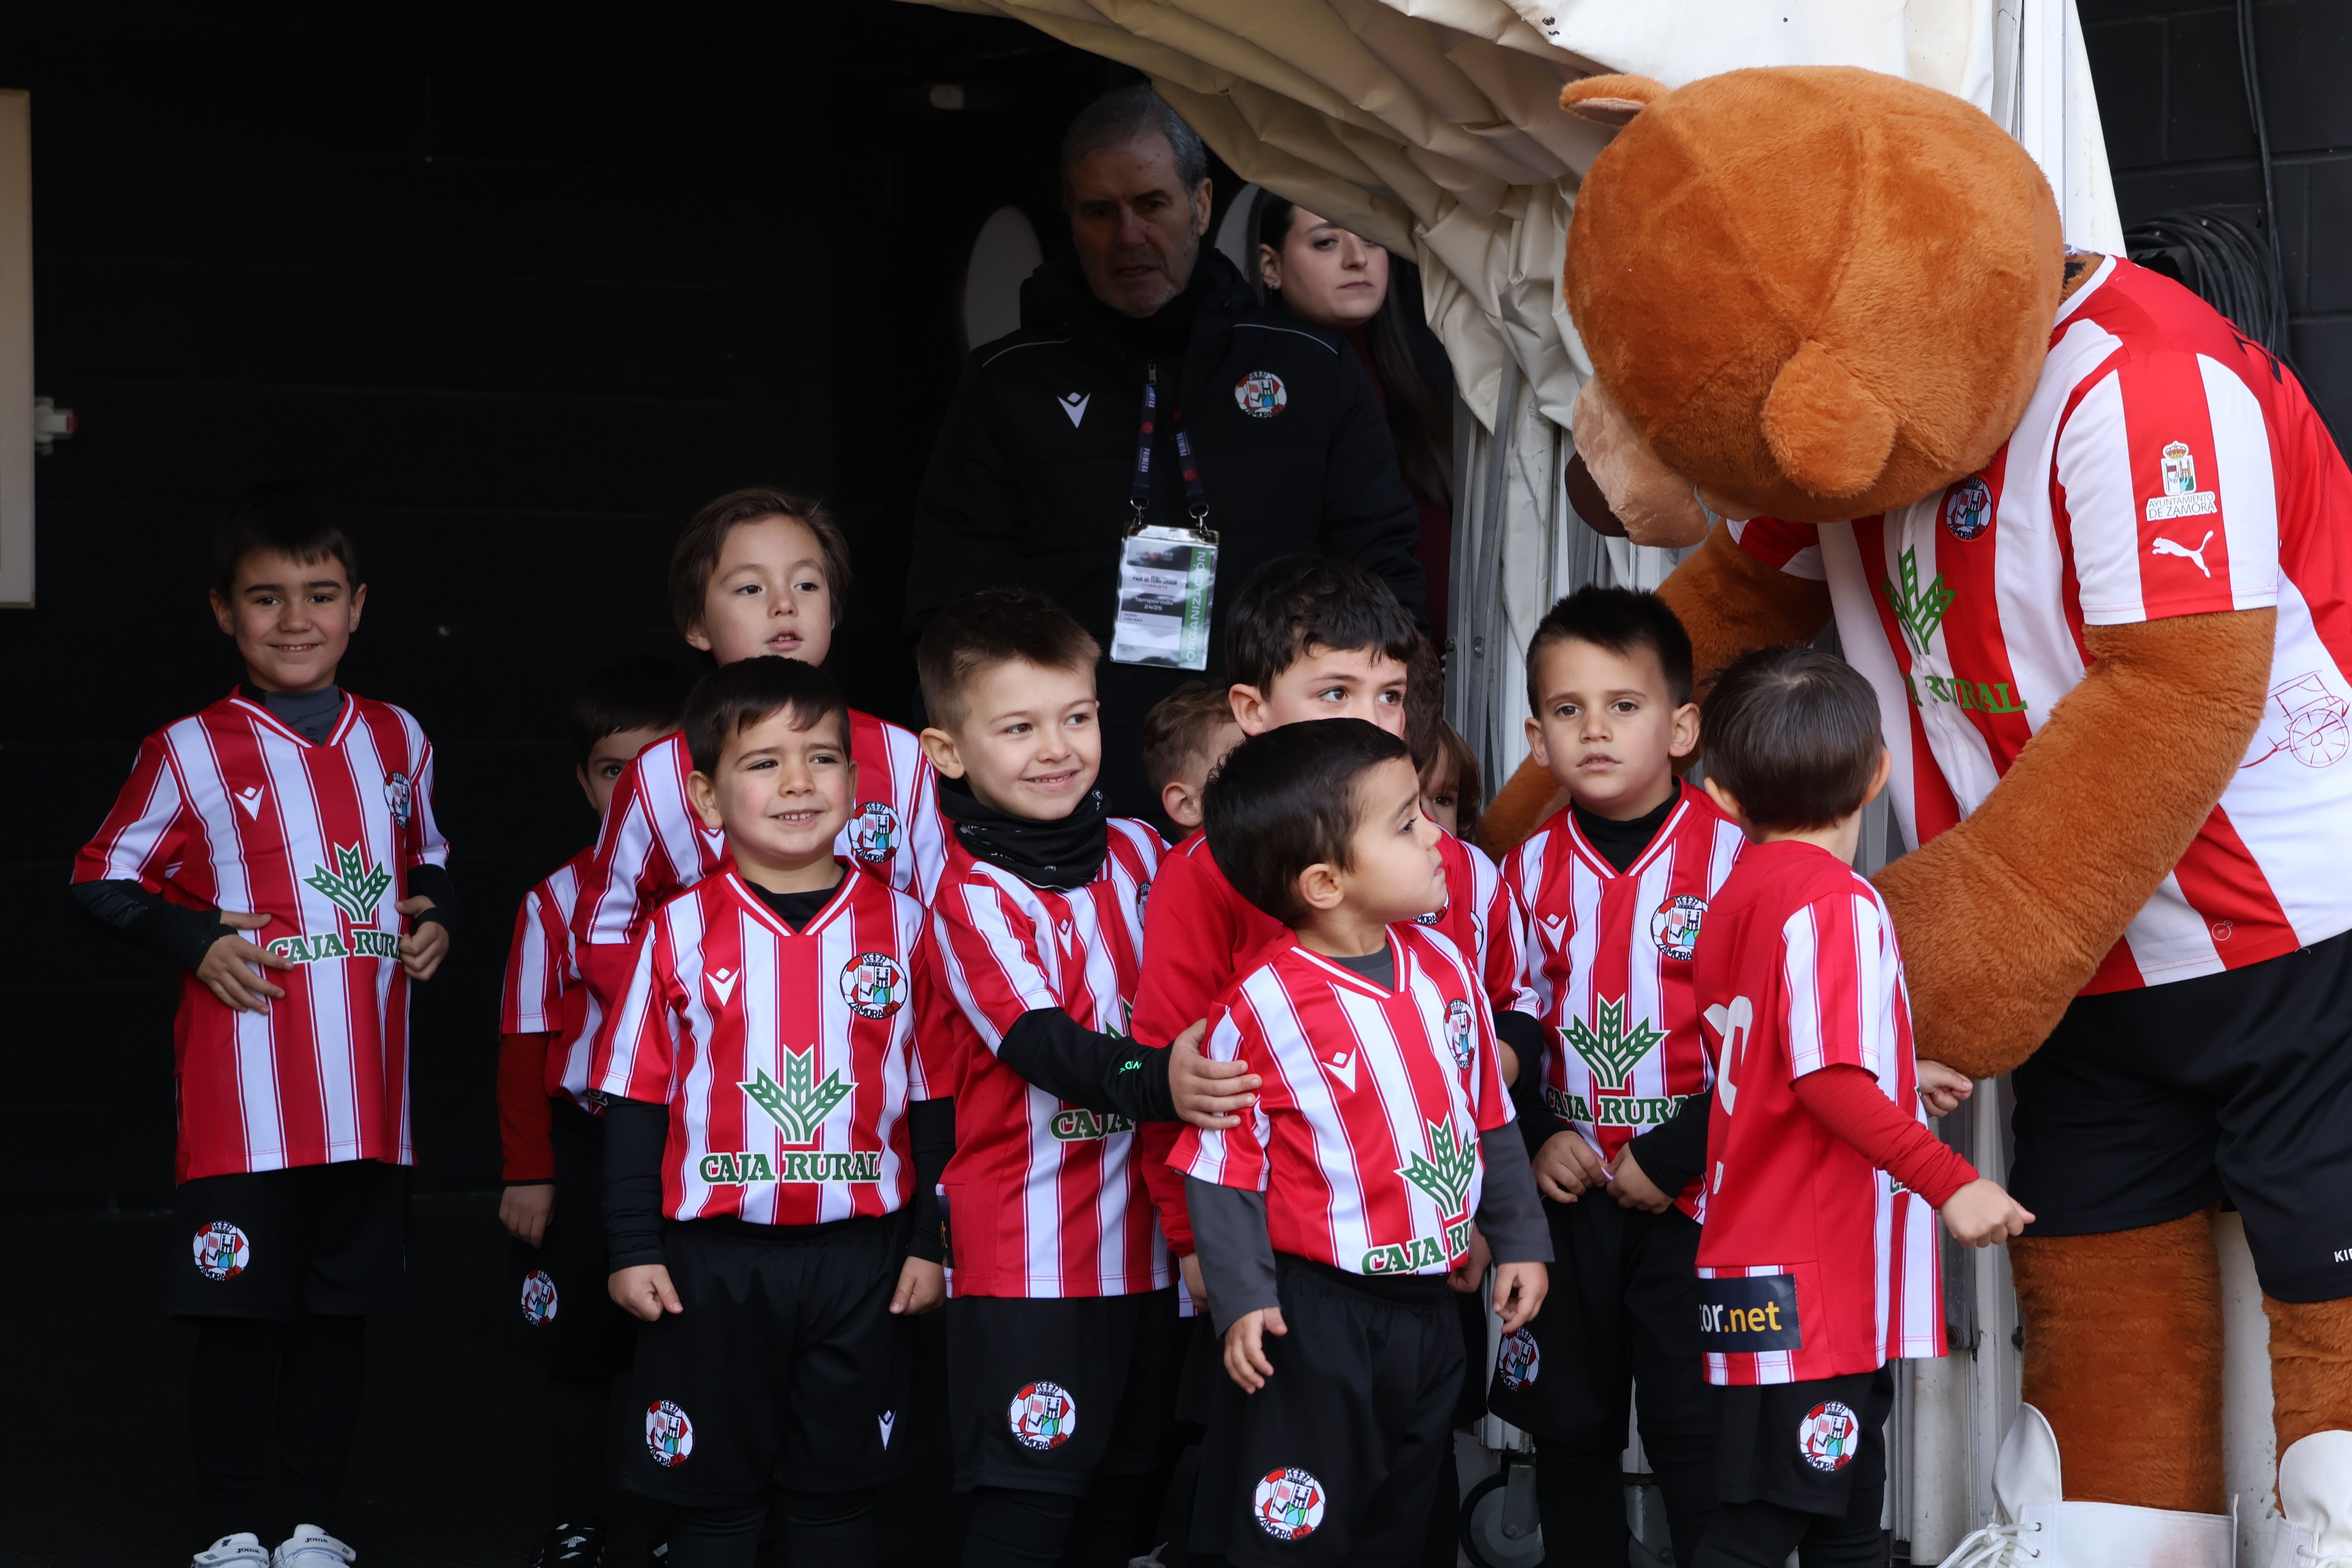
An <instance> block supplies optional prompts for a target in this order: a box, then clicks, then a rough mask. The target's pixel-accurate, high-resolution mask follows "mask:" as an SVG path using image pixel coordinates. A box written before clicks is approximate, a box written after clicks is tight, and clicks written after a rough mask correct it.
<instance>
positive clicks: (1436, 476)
mask: <svg viewBox="0 0 2352 1568" xmlns="http://www.w3.org/2000/svg"><path fill="white" fill-rule="evenodd" d="M1254 216H1255V222H1254V223H1253V224H1252V225H1251V231H1252V232H1253V233H1254V234H1255V236H1256V238H1257V258H1258V264H1257V277H1256V279H1255V282H1256V284H1257V289H1258V294H1259V297H1260V298H1261V299H1263V300H1265V301H1266V302H1267V303H1268V304H1278V305H1280V306H1281V307H1282V308H1283V309H1284V310H1288V311H1289V312H1290V313H1291V314H1292V315H1294V316H1297V317H1299V318H1300V319H1301V320H1303V321H1312V322H1314V323H1315V324H1316V325H1317V326H1318V327H1324V328H1328V330H1330V331H1335V332H1338V333H1339V334H1341V335H1342V336H1344V337H1345V338H1346V339H1347V340H1348V342H1349V343H1350V344H1352V345H1354V348H1355V351H1356V357H1357V359H1359V360H1360V361H1361V362H1362V363H1363V366H1364V374H1367V375H1369V376H1370V377H1371V379H1372V389H1373V390H1374V391H1375V392H1377V393H1379V394H1380V396H1381V405H1382V407H1383V408H1384V409H1385V410H1386V411H1387V414H1388V424H1389V434H1390V435H1391V437H1394V438H1395V440H1396V448H1397V458H1398V460H1399V465H1400V466H1401V467H1402V469H1403V470H1404V474H1403V477H1404V485H1405V490H1406V492H1407V493H1408V494H1410V495H1411V496H1412V503H1413V509H1414V510H1416V511H1418V512H1419V513H1420V514H1421V541H1420V543H1419V545H1418V546H1417V548H1416V553H1417V554H1418V555H1419V556H1420V558H1421V569H1422V571H1423V573H1424V574H1426V575H1427V577H1428V579H1429V597H1428V601H1427V612H1426V613H1427V615H1428V617H1429V629H1430V631H1431V633H1432V634H1433V637H1435V640H1436V642H1437V646H1438V647H1441V648H1443V647H1446V646H1447V645H1446V641H1445V614H1446V609H1447V598H1446V594H1447V570H1446V568H1447V565H1448V563H1449V562H1450V560H1451V557H1452V553H1453V546H1454V516H1453V511H1454V372H1453V369H1452V367H1451V366H1450V365H1448V364H1447V363H1446V362H1445V351H1444V349H1443V348H1441V347H1439V346H1438V342H1437V340H1436V339H1435V338H1434V337H1433V336H1432V335H1431V333H1430V331H1429V329H1428V328H1427V327H1426V326H1424V325H1423V323H1422V319H1421V310H1420V309H1419V302H1418V300H1417V299H1416V298H1415V296H1416V295H1417V294H1418V289H1416V288H1415V287H1413V285H1415V284H1417V283H1418V282H1419V273H1418V270H1417V269H1416V268H1414V267H1413V265H1412V263H1411V262H1410V261H1394V260H1392V259H1391V257H1390V256H1389V253H1388V252H1387V251H1386V250H1385V249H1383V248H1381V247H1380V246H1377V245H1374V244H1372V243H1371V242H1370V240H1367V239H1364V238H1362V237H1359V236H1357V235H1354V234H1351V233H1349V231H1348V230H1346V229H1344V228H1341V227H1340V226H1339V225H1338V224H1335V223H1332V222H1329V221H1328V220H1327V219H1325V218H1322V217H1318V216H1316V215H1315V214H1313V213H1311V212H1308V211H1307V209H1306V208H1304V207H1302V206H1298V205H1295V204H1293V203H1290V202H1286V201H1285V200H1283V199H1282V198H1281V197H1280V196H1277V195H1275V194H1274V193H1273V192H1271V191H1260V192H1259V193H1258V195H1257V211H1256V212H1255V215H1254ZM1391 273H1395V274H1398V275H1399V276H1398V278H1397V282H1398V283H1399V285H1400V287H1398V288H1396V289H1391V287H1390V286H1389V285H1390V279H1391Z"/></svg>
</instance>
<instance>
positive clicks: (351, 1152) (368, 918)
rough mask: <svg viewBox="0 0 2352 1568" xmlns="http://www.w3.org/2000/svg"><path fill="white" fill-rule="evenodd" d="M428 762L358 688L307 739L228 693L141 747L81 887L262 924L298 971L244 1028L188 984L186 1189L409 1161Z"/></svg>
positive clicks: (428, 754) (181, 1053) (182, 1070)
mask: <svg viewBox="0 0 2352 1568" xmlns="http://www.w3.org/2000/svg"><path fill="white" fill-rule="evenodd" d="M448 860H449V846H448V845H447V844H446V842H445V841H444V840H443V839H442V837H441V830H440V828H439V827H438V826H436V824H435V822H434V820H433V747H432V745H431V743H430V742H427V741H426V740H425V731H423V730H422V729H420V728H419V727H418V726H417V722H416V721H415V719H413V718H411V717H410V716H409V715H408V714H407V713H406V712H404V711H403V710H400V709H398V708H394V707H393V706H392V705H391V704H390V703H386V702H374V701H371V700H368V699H366V698H364V697H355V696H352V695H351V694H350V693H348V692H346V693H345V694H344V697H343V706H342V711H341V713H339V714H337V715H336V718H335V727H334V729H333V730H332V731H331V732H330V733H329V734H328V736H327V739H326V740H325V741H324V742H321V743H319V744H316V745H314V744H312V743H311V742H309V741H306V740H304V739H303V738H302V737H301V736H300V735H299V734H297V733H295V732H294V731H292V730H290V729H289V728H288V727H287V726H285V725H284V724H281V723H279V722H278V721H277V720H276V719H274V718H272V717H270V714H269V710H268V709H267V708H264V707H263V706H261V705H260V704H259V703H257V702H250V701H247V700H246V699H245V698H243V697H239V696H234V695H232V696H229V697H226V698H223V699H222V700H220V701H218V702H215V703H214V704H213V705H212V706H211V707H209V708H206V709H205V710H203V711H202V712H200V713H195V714H192V715H190V716H189V717H187V718H185V719H182V720H180V721H177V722H175V723H173V724H170V725H167V726H165V727H164V728H163V729H162V730H159V731H156V732H155V733H154V734H152V735H150V736H148V737H147V739H146V740H144V741H142V742H140V746H139V760H138V761H137V763H134V764H133V765H132V767H131V777H130V780H129V781H128V782H127V783H125V784H123V786H122V792H121V794H120V795H117V796H116V797H115V801H114V809H113V810H112V811H111V812H110V813H108V815H107V818H106V822H105V824H104V826H101V827H100V828H99V830H98V836H97V837H94V838H92V839H91V840H90V841H89V843H88V844H86V845H84V846H82V848H81V853H80V854H79V855H78V856H76V857H75V858H74V880H75V881H77V882H89V881H100V880H117V881H137V882H138V883H140V884H141V885H142V887H144V888H146V889H148V890H149V891H151V892H160V893H162V894H163V896H164V897H165V898H166V899H168V900H171V901H172V902H173V903H176V904H182V905H185V906H188V907H190V908H195V909H220V910H234V911H236V912H240V913H252V914H265V915H268V917H269V923H268V925H266V926H263V927H262V928H261V929H260V930H258V931H252V932H249V933H247V935H248V936H249V937H250V939H251V940H252V941H254V942H257V943H259V944H260V945H261V946H263V947H266V948H268V950H269V951H270V952H275V953H278V955H280V956H282V957H286V958H290V959H292V960H293V961H294V967H293V968H292V969H289V970H271V971H270V972H269V979H270V981H271V983H272V984H277V985H279V986H282V987H284V989H285V992H286V994H285V996H284V997H283V998H281V999H279V1000H278V1001H275V1002H272V1003H270V1004H269V1011H268V1012H267V1013H236V1012H232V1011H230V1010H229V1009H228V1008H227V1007H226V1006H224V1005H222V1004H221V1003H220V1002H219V1001H218V1000H216V999H215V997H214V995H213V994H212V993H211V992H210V991H208V990H206V989H205V987H204V986H203V985H202V984H199V983H198V982H197V980H196V977H195V976H194V975H193V974H189V975H186V976H184V977H183V978H182V980H181V982H180V1009H179V1014H178V1016H177V1018H176V1019H175V1020H174V1023H173V1044H174V1047H175V1059H176V1064H177V1069H178V1079H179V1099H180V1140H179V1155H178V1167H177V1168H178V1180H180V1181H183V1182H188V1181H194V1180H195V1179H196V1178H197V1177H199V1176H217V1175H221V1174H224V1173H229V1172H242V1171H277V1170H283V1169H285V1168H287V1167H289V1166H292V1165H329V1164H334V1163H338V1162H340V1161H344V1160H383V1161H385V1162H388V1163H396V1164H403V1165H405V1164H408V1163H411V1161H412V1156H411V1154H410V1150H409V1133H408V978H407V975H406V974H405V973H404V972H403V971H402V969H401V967H400V952H399V942H400V936H401V931H402V917H401V915H400V913H399V911H398V910H396V909H395V908H394V906H395V905H396V904H398V903H399V902H400V900H403V899H404V898H406V897H407V896H408V873H409V871H410V870H411V869H412V868H415V867H417V866H422V865H434V866H446V865H447V864H448Z"/></svg>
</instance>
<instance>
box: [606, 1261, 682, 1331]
mask: <svg viewBox="0 0 2352 1568" xmlns="http://www.w3.org/2000/svg"><path fill="white" fill-rule="evenodd" d="M604 1289H606V1290H608V1291H610V1292H611V1293H612V1297H613V1300H615V1301H618V1302H619V1303H620V1304H621V1310H623V1311H625V1312H626V1313H628V1314H629V1316H631V1317H632V1318H642V1319H644V1320H645V1321H646V1322H648V1323H658V1322H660V1321H661V1315H662V1314H663V1313H664V1312H683V1311H685V1310H686V1303H685V1302H683V1301H681V1300H678V1299H677V1286H675V1285H673V1284H671V1283H670V1282H669V1270H668V1268H665V1267H664V1266H663V1265H661V1264H658V1263H632V1264H630V1265H629V1266H628V1267H627V1268H615V1269H614V1270H613V1276H612V1278H611V1279H607V1280H605V1281H604Z"/></svg>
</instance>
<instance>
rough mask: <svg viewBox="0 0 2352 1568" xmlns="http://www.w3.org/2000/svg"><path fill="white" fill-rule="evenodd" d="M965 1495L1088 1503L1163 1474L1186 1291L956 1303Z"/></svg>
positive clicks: (952, 1323)
mask: <svg viewBox="0 0 2352 1568" xmlns="http://www.w3.org/2000/svg"><path fill="white" fill-rule="evenodd" d="M947 1314H948V1411H949V1421H950V1426H951V1427H952V1428H953V1430H954V1433H955V1484H956V1490H958V1491H960V1492H961V1491H970V1490H971V1489H972V1488H974V1487H1016V1488H1020V1489H1023V1490H1026V1491H1041V1492H1060V1493H1062V1494H1064V1495H1065V1496H1070V1497H1083V1496H1085V1495H1086V1492H1087V1486H1088V1485H1089V1483H1091V1482H1092V1480H1093V1479H1094V1478H1095V1477H1096V1476H1097V1475H1105V1476H1134V1475H1144V1474H1147V1473H1149V1472H1150V1471H1151V1470H1154V1469H1157V1468H1159V1467H1160V1463H1161V1461H1162V1458H1164V1456H1163V1454H1162V1449H1163V1447H1164V1446H1165V1445H1166V1443H1167V1441H1168V1438H1169V1428H1170V1425H1171V1422H1173V1420H1174V1419H1175V1412H1176V1384H1177V1379H1178V1375H1179V1372H1180V1369H1181V1363H1182V1356H1183V1349H1184V1346H1183V1340H1182V1337H1181V1333H1180V1332H1179V1327H1178V1325H1179V1324H1180V1323H1181V1321H1182V1320H1181V1319H1179V1318H1178V1317H1177V1316H1176V1291H1175V1289H1174V1288H1173V1287H1172V1286H1171V1288H1169V1289H1165V1290H1147V1291H1143V1292H1141V1293H1140V1294H1138V1295H1133V1296H1068V1297H1058V1298H1057V1297H1040V1298H1031V1297H1024V1296H959V1297H957V1298H956V1299H955V1300H951V1301H950V1302H949V1303H948V1306H947Z"/></svg>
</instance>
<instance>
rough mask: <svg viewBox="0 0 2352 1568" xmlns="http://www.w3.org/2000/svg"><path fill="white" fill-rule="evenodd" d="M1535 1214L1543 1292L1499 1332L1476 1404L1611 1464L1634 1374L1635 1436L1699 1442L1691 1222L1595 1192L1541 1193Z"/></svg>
mask: <svg viewBox="0 0 2352 1568" xmlns="http://www.w3.org/2000/svg"><path fill="white" fill-rule="evenodd" d="M1544 1217H1545V1218H1546V1219H1548V1220H1549V1221H1550V1222H1551V1246H1552V1257H1553V1261H1552V1265H1551V1291H1550V1294H1549V1295H1547V1296H1546V1297H1545V1298H1544V1304H1543V1310H1542V1311H1540V1312H1538V1313H1537V1314H1536V1320H1535V1321H1534V1322H1532V1323H1530V1324H1528V1326H1527V1327H1526V1328H1524V1329H1521V1330H1520V1331H1518V1332H1517V1333H1516V1334H1514V1335H1512V1336H1511V1337H1510V1338H1509V1339H1507V1340H1506V1341H1504V1342H1503V1344H1502V1347H1501V1350H1500V1352H1499V1353H1498V1354H1497V1355H1496V1364H1495V1368H1494V1382H1493V1384H1491V1386H1490V1387H1489V1388H1488V1390H1487V1394H1486V1403H1487V1407H1488V1408H1489V1409H1491V1410H1492V1411H1493V1412H1494V1413H1495V1414H1496V1415H1499V1416H1501V1417H1502V1418H1503V1419H1504V1420H1506V1421H1507V1422H1509V1423H1510V1424H1511V1425H1512V1426H1518V1427H1523V1428H1525V1429H1526V1430H1528V1431H1529V1432H1532V1433H1534V1434H1535V1435H1536V1436H1538V1438H1540V1439H1542V1440H1543V1441H1544V1442H1545V1443H1547V1444H1552V1445H1557V1446H1558V1447H1561V1448H1564V1449H1568V1450H1570V1451H1573V1452H1578V1453H1589V1454H1592V1455H1596V1456H1601V1457H1604V1458H1606V1460H1607V1462H1608V1464H1609V1465H1610V1466H1611V1468H1615V1467H1616V1465H1617V1462H1618V1455H1619V1454H1620V1452H1622V1450H1623V1448H1624V1447H1625V1423H1626V1418H1627V1416H1628V1415H1629V1414H1630V1412H1629V1410H1628V1405H1630V1404H1631V1402H1632V1398H1633V1384H1634V1383H1635V1382H1636V1381H1637V1380H1638V1381H1639V1382H1640V1384H1641V1387H1642V1400H1641V1411H1642V1434H1643V1440H1644V1441H1645V1442H1650V1443H1652V1445H1653V1446H1661V1445H1658V1444H1657V1443H1656V1441H1655V1440H1656V1439H1657V1438H1658V1437H1660V1436H1686V1437H1688V1438H1689V1439H1691V1441H1692V1442H1698V1441H1702V1440H1703V1439H1704V1436H1705V1435H1706V1433H1707V1432H1709V1431H1711V1430H1712V1429H1713V1428H1714V1426H1715V1404H1714V1400H1713V1398H1712V1397H1711V1396H1710V1394H1708V1392H1707V1382H1706V1358H1705V1356H1704V1355H1703V1354H1702V1352H1700V1349H1699V1342H1698V1267H1697V1266H1698V1238H1699V1226H1698V1222H1697V1221H1696V1220H1695V1219H1693V1218H1691V1217H1690V1215H1686V1214H1685V1213H1683V1211H1682V1210H1680V1209H1672V1208H1670V1209H1668V1210H1666V1212H1665V1213H1664V1214H1645V1213H1643V1211H1641V1210H1639V1209H1628V1208H1620V1207H1619V1206H1618V1205H1616V1204H1615V1203H1613V1202H1612V1201H1610V1199H1609V1197H1608V1195H1607V1194H1605V1193H1599V1192H1596V1193H1592V1194H1588V1195H1587V1196H1585V1197H1584V1198H1583V1199H1582V1200H1580V1201H1579V1202H1577V1203H1572V1204H1556V1203H1552V1202H1549V1200H1547V1201H1546V1202H1545V1204H1544ZM1481 1348H1482V1349H1483V1348H1484V1342H1483V1341H1482V1342H1481ZM1665 1446H1669V1447H1677V1448H1678V1449H1681V1450H1686V1449H1687V1448H1688V1447H1690V1445H1689V1444H1688V1443H1685V1444H1682V1445H1665Z"/></svg>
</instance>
